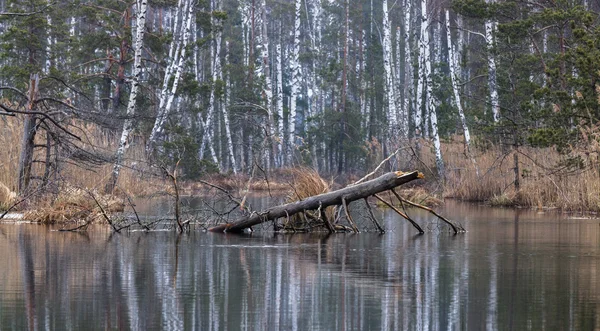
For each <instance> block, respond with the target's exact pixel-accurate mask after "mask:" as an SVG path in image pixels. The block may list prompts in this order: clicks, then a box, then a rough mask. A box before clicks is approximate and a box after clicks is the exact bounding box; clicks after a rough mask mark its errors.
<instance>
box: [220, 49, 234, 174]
mask: <svg viewBox="0 0 600 331" xmlns="http://www.w3.org/2000/svg"><path fill="white" fill-rule="evenodd" d="M225 63H226V64H227V63H229V41H226V42H225ZM230 100H231V82H230V81H229V73H227V78H226V82H225V102H223V106H222V107H221V108H222V110H223V121H224V122H225V135H226V139H227V152H228V153H229V161H230V162H231V170H232V171H233V173H234V174H237V171H238V169H237V163H236V162H235V154H234V151H233V140H232V139H231V128H230V123H229V111H228V107H229V102H230Z"/></svg>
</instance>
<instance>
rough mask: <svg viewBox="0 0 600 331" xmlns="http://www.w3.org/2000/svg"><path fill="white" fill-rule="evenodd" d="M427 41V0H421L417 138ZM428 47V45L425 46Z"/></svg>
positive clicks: (419, 124) (416, 116)
mask: <svg viewBox="0 0 600 331" xmlns="http://www.w3.org/2000/svg"><path fill="white" fill-rule="evenodd" d="M408 1H410V0H408ZM426 43H429V35H428V34H427V1H426V0H421V36H420V37H419V58H418V61H417V62H418V68H419V78H418V81H417V95H416V96H415V97H416V99H417V102H416V107H415V108H416V109H415V137H416V138H417V140H418V139H419V138H420V137H421V135H422V132H423V131H422V130H423V118H422V116H421V114H422V109H421V108H422V106H423V86H424V84H425V57H426V53H425V44H426ZM427 48H428V47H427Z"/></svg>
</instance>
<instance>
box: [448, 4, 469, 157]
mask: <svg viewBox="0 0 600 331" xmlns="http://www.w3.org/2000/svg"><path fill="white" fill-rule="evenodd" d="M446 38H447V39H448V63H449V65H450V79H451V81H452V92H453V94H454V103H455V104H456V108H457V109H458V117H459V118H460V123H461V125H462V129H463V134H464V136H465V150H466V152H467V153H469V150H470V148H469V146H470V141H471V135H470V134H469V127H468V126H467V119H466V117H465V113H464V111H463V108H462V103H461V102H460V86H459V84H458V79H457V77H458V70H457V67H458V66H457V58H458V57H457V56H456V53H455V51H454V47H453V45H452V33H451V32H450V11H449V10H448V9H446Z"/></svg>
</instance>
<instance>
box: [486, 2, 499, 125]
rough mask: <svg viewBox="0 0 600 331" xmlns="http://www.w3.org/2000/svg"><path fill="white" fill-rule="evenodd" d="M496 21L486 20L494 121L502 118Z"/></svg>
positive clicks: (489, 79) (489, 80)
mask: <svg viewBox="0 0 600 331" xmlns="http://www.w3.org/2000/svg"><path fill="white" fill-rule="evenodd" d="M486 3H488V4H489V3H493V0H486ZM496 24H497V23H496V22H493V21H491V20H486V21H485V45H486V47H487V52H488V54H487V65H488V87H489V89H490V104H491V105H492V116H493V118H494V122H498V120H499V119H500V101H499V97H498V86H497V79H496V58H495V56H494V33H495V31H494V30H495V27H496Z"/></svg>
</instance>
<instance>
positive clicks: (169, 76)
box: [146, 0, 194, 154]
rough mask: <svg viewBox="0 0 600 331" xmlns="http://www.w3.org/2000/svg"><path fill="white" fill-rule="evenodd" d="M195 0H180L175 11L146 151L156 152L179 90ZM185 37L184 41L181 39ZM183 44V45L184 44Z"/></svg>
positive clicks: (149, 152)
mask: <svg viewBox="0 0 600 331" xmlns="http://www.w3.org/2000/svg"><path fill="white" fill-rule="evenodd" d="M192 1H193V0H180V1H179V5H178V6H177V11H176V13H175V18H174V23H173V36H174V39H173V41H172V42H171V46H170V47H169V65H168V66H167V69H166V71H165V76H164V78H163V86H162V89H161V92H160V99H159V106H158V114H157V116H156V120H155V121H154V126H153V127H152V132H151V133H150V138H149V139H148V144H147V146H146V152H147V153H148V154H151V153H153V152H154V149H155V146H156V143H157V142H158V139H159V138H160V136H161V135H162V131H163V129H164V124H165V122H166V120H167V116H168V114H169V112H170V110H171V109H170V108H171V103H172V102H173V96H174V94H175V91H176V90H177V85H178V84H179V77H180V76H181V72H182V70H183V60H184V58H185V51H186V48H187V44H188V39H189V37H190V30H191V23H192V17H193V16H194V15H193V11H194V6H193V4H192ZM180 16H181V23H182V27H184V26H185V28H183V31H182V32H181V31H177V30H178V25H179V21H180V19H179V17H180ZM181 34H183V38H181ZM181 39H183V41H182V40H181ZM181 44H183V47H182V45H181ZM171 81H173V84H172V86H171V89H170V90H169V84H170V83H171Z"/></svg>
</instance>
